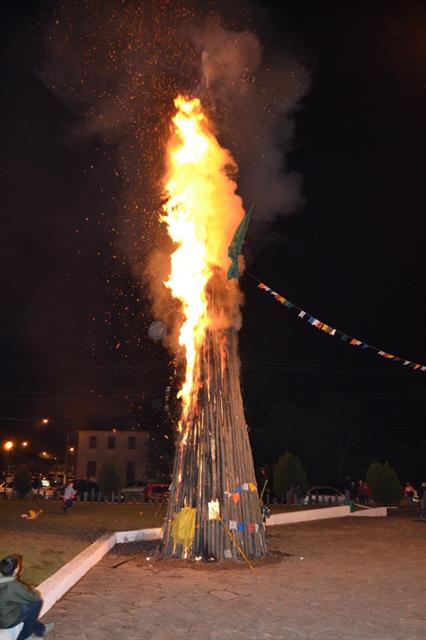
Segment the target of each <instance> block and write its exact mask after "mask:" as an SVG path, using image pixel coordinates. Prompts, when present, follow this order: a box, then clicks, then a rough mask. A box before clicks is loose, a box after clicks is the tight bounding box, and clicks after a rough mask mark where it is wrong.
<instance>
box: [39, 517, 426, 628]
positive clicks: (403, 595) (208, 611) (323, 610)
mask: <svg viewBox="0 0 426 640" xmlns="http://www.w3.org/2000/svg"><path fill="white" fill-rule="evenodd" d="M425 537H426V523H425V522H421V521H416V520H415V519H414V518H412V517H411V516H408V517H407V516H405V517H389V518H342V519H332V520H326V521H318V522H309V523H303V524H302V523H301V524H295V525H285V526H275V527H271V528H269V529H268V540H269V545H270V550H271V556H270V558H268V560H267V561H264V562H260V563H259V564H257V565H256V571H257V573H258V576H257V577H256V576H255V575H254V574H253V573H252V572H251V571H250V569H249V568H248V567H247V566H246V565H245V564H244V563H241V564H240V563H238V564H232V563H226V564H221V563H203V562H200V563H196V564H189V563H186V562H181V561H173V560H167V561H164V560H160V559H157V556H156V555H155V551H154V550H153V549H152V548H150V547H149V546H148V545H145V546H143V547H142V546H139V547H138V548H136V549H135V548H134V546H132V545H127V546H126V547H125V548H121V549H120V547H119V546H118V547H117V548H116V550H115V551H113V552H112V553H110V554H109V555H108V556H106V557H105V558H104V559H103V560H102V561H101V562H100V563H99V565H97V566H96V567H95V568H94V569H93V570H92V571H90V572H89V573H88V574H87V575H86V576H85V577H84V578H83V579H82V580H81V581H80V582H79V583H78V584H77V585H76V586H75V587H74V588H73V589H72V590H71V591H70V592H69V593H68V594H67V595H66V596H65V597H64V598H63V599H62V600H61V601H60V602H58V603H57V604H56V605H55V607H53V609H51V610H50V611H49V613H48V614H47V615H46V616H45V619H46V621H49V622H52V621H54V622H56V630H55V633H54V635H53V638H52V640H53V639H54V638H58V639H59V638H61V640H74V639H75V638H78V639H79V640H89V639H90V640H101V639H102V640H124V639H125V640H140V639H141V638H144V639H149V640H174V639H175V638H187V637H189V638H191V640H231V639H232V640H262V639H270V640H271V639H272V640H278V639H279V640H301V639H303V640H424V639H425V637H426V631H425V629H426V608H425V602H426V598H425V596H426V581H425V575H426V554H425V539H426V538H425ZM123 552H124V554H127V555H123ZM135 552H139V555H137V556H136V557H134V554H135ZM123 560H128V562H125V563H124V564H120V566H117V567H116V568H114V565H117V564H119V563H120V562H122V561H123Z"/></svg>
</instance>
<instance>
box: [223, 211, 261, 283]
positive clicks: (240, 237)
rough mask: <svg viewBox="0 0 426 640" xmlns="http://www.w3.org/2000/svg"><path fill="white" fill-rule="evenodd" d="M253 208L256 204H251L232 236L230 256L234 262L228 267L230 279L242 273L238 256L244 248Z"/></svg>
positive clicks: (229, 249)
mask: <svg viewBox="0 0 426 640" xmlns="http://www.w3.org/2000/svg"><path fill="white" fill-rule="evenodd" d="M253 208H254V205H251V207H250V209H249V210H248V211H247V213H246V215H245V216H244V218H243V219H242V220H241V222H240V224H239V225H238V227H237V230H236V232H235V233H234V237H233V238H232V241H231V244H230V245H229V248H228V256H229V257H230V258H231V261H232V262H231V264H230V266H229V269H228V274H227V275H228V280H231V278H239V277H240V275H241V273H240V267H239V265H238V258H239V256H240V254H241V250H242V248H243V244H244V239H245V237H246V234H247V229H248V226H249V222H250V218H251V214H252V213H253Z"/></svg>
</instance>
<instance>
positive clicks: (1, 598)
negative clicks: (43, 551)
mask: <svg viewBox="0 0 426 640" xmlns="http://www.w3.org/2000/svg"><path fill="white" fill-rule="evenodd" d="M21 571H22V557H21V556H18V555H11V556H7V557H6V558H3V560H1V561H0V629H9V628H11V627H15V626H16V625H18V624H20V623H21V622H23V623H24V624H23V627H22V629H21V631H20V633H19V635H18V637H17V640H26V639H27V638H31V639H32V640H33V639H35V638H43V637H44V636H45V635H47V634H48V633H49V632H50V631H52V629H53V627H54V624H53V623H51V624H46V625H45V624H43V623H42V622H40V621H39V620H38V616H39V615H40V611H41V608H42V606H43V600H42V599H41V596H40V594H39V593H38V592H37V591H35V590H34V589H31V588H30V587H28V586H27V585H26V584H25V583H24V582H22V581H21V580H20V578H19V575H20V573H21Z"/></svg>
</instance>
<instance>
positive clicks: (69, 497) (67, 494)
mask: <svg viewBox="0 0 426 640" xmlns="http://www.w3.org/2000/svg"><path fill="white" fill-rule="evenodd" d="M75 494H76V491H75V489H74V482H72V481H70V482H68V484H67V486H66V487H65V489H64V505H63V514H64V515H65V514H66V512H67V511H68V509H71V507H72V505H73V501H74V498H75Z"/></svg>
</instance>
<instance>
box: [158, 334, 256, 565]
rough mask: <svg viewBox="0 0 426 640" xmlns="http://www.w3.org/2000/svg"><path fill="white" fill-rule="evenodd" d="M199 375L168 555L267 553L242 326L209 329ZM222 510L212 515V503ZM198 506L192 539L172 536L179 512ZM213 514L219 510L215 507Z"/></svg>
mask: <svg viewBox="0 0 426 640" xmlns="http://www.w3.org/2000/svg"><path fill="white" fill-rule="evenodd" d="M197 370H198V372H199V378H198V381H197V385H196V389H195V393H194V395H193V398H192V402H191V406H190V409H189V412H188V416H187V418H186V419H185V421H184V422H183V424H182V432H181V433H180V434H179V440H178V442H177V449H176V455H175V462H174V470H173V480H172V485H171V495H170V501H169V505H168V511H167V516H166V521H165V525H164V534H163V545H162V550H163V555H164V556H165V557H177V558H204V559H217V560H221V559H235V560H236V559H240V558H241V557H242V556H243V555H246V556H247V557H249V558H251V559H259V558H260V557H261V556H263V555H264V554H265V553H267V545H266V535H265V525H264V522H263V519H262V514H261V508H260V504H259V495H258V491H257V487H256V479H255V473H254V466H253V457H252V452H251V448H250V442H249V437H248V432H247V425H246V422H245V418H244V410H243V402H242V397H241V389H240V366H239V357H238V340H237V332H236V330H235V329H234V328H228V329H211V330H208V331H207V333H206V336H205V339H204V342H203V345H202V348H201V349H200V352H199V354H198V363H197ZM216 501H217V503H218V505H219V517H210V518H209V503H215V502H216ZM185 507H192V508H195V509H196V521H195V532H194V538H193V542H192V545H191V546H190V547H189V548H186V549H185V548H184V547H183V545H182V544H179V543H176V542H175V540H174V539H173V535H172V524H173V521H174V518H175V517H176V516H177V514H179V513H180V511H181V510H182V509H183V508H185ZM210 515H211V516H212V514H210Z"/></svg>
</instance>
